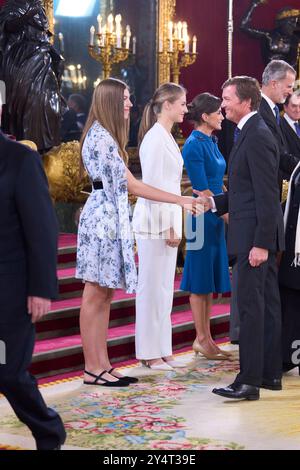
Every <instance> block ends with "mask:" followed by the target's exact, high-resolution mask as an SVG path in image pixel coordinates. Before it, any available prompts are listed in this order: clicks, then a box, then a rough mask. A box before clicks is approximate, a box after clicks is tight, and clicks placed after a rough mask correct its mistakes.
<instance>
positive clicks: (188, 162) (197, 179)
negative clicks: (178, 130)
mask: <svg viewBox="0 0 300 470" xmlns="http://www.w3.org/2000/svg"><path fill="white" fill-rule="evenodd" d="M205 153H206V152H205V146H204V145H201V144H200V145H199V144H198V142H193V141H191V142H186V143H185V145H184V147H183V149H182V156H183V160H184V164H185V168H186V171H187V174H188V176H189V178H190V180H191V183H192V187H193V189H197V190H198V191H204V190H205V189H208V181H207V176H206V171H205Z"/></svg>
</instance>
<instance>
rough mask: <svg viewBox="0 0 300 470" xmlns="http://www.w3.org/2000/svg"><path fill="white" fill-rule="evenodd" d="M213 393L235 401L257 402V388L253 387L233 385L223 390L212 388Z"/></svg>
mask: <svg viewBox="0 0 300 470" xmlns="http://www.w3.org/2000/svg"><path fill="white" fill-rule="evenodd" d="M212 392H213V393H215V394H216V395H220V396H221V397H225V398H234V399H236V400H243V399H245V400H259V388H258V387H255V386H254V385H246V384H239V383H237V384H236V383H233V384H231V385H229V386H228V387H225V388H214V389H213V391H212Z"/></svg>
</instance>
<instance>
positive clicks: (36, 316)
mask: <svg viewBox="0 0 300 470" xmlns="http://www.w3.org/2000/svg"><path fill="white" fill-rule="evenodd" d="M50 306H51V301H50V299H43V298H42V297H33V296H30V297H28V298H27V308H28V313H29V315H31V321H32V323H35V322H37V321H38V320H40V319H41V318H42V317H43V316H44V315H46V314H47V313H48V312H49V310H50Z"/></svg>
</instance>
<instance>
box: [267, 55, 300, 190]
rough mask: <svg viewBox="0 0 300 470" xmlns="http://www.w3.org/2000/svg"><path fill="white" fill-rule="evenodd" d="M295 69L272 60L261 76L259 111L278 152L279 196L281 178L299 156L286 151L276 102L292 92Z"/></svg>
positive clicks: (281, 101)
mask: <svg viewBox="0 0 300 470" xmlns="http://www.w3.org/2000/svg"><path fill="white" fill-rule="evenodd" d="M295 78H296V71H295V70H294V69H293V67H291V66H290V65H289V64H288V63H287V62H285V61H283V60H272V61H271V62H270V63H269V64H268V65H267V66H266V68H265V70H264V72H263V76H262V89H261V92H262V100H261V104H260V108H259V113H260V115H261V116H262V118H263V119H264V121H265V123H266V124H267V126H268V127H269V129H270V131H271V132H272V134H273V136H274V137H275V139H276V141H277V144H278V147H279V153H280V160H279V177H278V183H279V188H280V197H281V191H282V180H283V178H284V179H289V178H290V176H291V174H292V172H293V170H294V168H295V167H296V165H297V163H298V161H299V158H300V157H299V156H298V158H297V155H292V154H290V153H289V151H288V146H287V142H286V139H285V136H284V135H283V132H282V129H281V128H280V115H279V108H278V104H283V103H284V102H285V100H286V98H287V97H288V96H289V95H290V94H291V93H292V92H293V87H294V84H295Z"/></svg>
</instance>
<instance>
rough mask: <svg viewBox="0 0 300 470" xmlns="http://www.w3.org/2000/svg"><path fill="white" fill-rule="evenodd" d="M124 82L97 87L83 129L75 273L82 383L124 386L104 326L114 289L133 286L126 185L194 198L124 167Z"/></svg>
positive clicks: (187, 201) (151, 195)
mask: <svg viewBox="0 0 300 470" xmlns="http://www.w3.org/2000/svg"><path fill="white" fill-rule="evenodd" d="M131 107H132V103H131V101H130V94H129V90H128V87H127V85H126V84H125V83H123V82H121V81H120V80H116V79H113V78H109V79H107V80H103V81H102V82H100V83H99V85H98V86H97V87H96V89H95V91H94V95H93V100H92V105H91V109H90V112H89V115H88V118H87V122H86V125H85V128H84V130H83V135H82V140H81V156H82V161H83V165H84V167H85V169H86V171H87V173H88V175H89V177H90V179H91V181H92V184H93V191H92V193H91V195H90V196H89V198H88V200H87V202H86V204H85V206H84V208H83V211H82V213H81V216H80V222H79V229H78V243H77V245H78V248H77V267H76V277H77V278H79V279H82V280H84V281H85V286H84V290H83V297H82V305H81V310H80V332H81V337H82V346H83V352H84V358H85V371H84V383H85V384H90V385H104V386H124V385H128V384H129V383H133V382H134V381H137V379H134V378H133V377H127V378H126V377H125V378H124V377H122V376H121V375H120V374H119V373H118V372H117V371H115V370H114V369H113V368H112V366H111V364H110V361H109V358H108V353H107V342H106V341H107V330H108V324H109V314H110V303H111V301H112V298H113V293H114V289H124V290H126V291H127V292H128V293H131V292H134V291H135V288H136V282H137V276H136V269H135V262H134V252H133V236H132V231H131V225H130V208H129V204H128V191H130V193H131V194H134V195H136V196H141V197H143V198H146V199H151V200H154V201H160V202H168V203H173V204H178V205H180V206H182V207H184V206H186V205H189V207H191V205H192V206H193V209H192V210H193V212H194V213H195V212H196V211H197V208H196V204H195V199H193V198H191V197H189V198H186V197H184V196H181V195H176V194H171V193H168V192H165V191H161V190H159V189H156V188H153V187H152V186H149V185H147V184H144V183H143V182H142V181H139V180H137V179H136V178H134V176H133V175H132V174H131V173H130V171H129V170H128V169H127V167H126V163H127V159H128V155H127V152H126V144H127V139H128V125H129V114H130V108H131Z"/></svg>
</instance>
